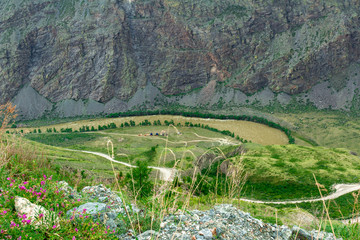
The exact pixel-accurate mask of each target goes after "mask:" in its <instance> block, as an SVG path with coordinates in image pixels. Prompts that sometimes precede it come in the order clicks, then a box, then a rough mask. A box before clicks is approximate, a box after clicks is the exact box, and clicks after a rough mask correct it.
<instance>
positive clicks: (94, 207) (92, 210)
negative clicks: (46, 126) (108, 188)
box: [66, 202, 106, 217]
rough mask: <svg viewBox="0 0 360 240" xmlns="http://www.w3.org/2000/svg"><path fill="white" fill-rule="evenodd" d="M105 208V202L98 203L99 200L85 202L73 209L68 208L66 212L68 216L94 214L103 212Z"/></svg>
mask: <svg viewBox="0 0 360 240" xmlns="http://www.w3.org/2000/svg"><path fill="white" fill-rule="evenodd" d="M105 209H106V204H105V203H99V202H88V203H85V204H83V205H81V206H79V207H77V208H75V209H73V210H69V211H68V212H67V213H66V214H67V215H68V216H75V217H77V216H79V215H88V214H91V215H95V214H98V213H100V212H104V211H105Z"/></svg>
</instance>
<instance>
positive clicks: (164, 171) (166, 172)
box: [64, 148, 176, 182]
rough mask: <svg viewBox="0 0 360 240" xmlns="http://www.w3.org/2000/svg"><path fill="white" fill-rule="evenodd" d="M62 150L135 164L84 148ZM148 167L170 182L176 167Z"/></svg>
mask: <svg viewBox="0 0 360 240" xmlns="http://www.w3.org/2000/svg"><path fill="white" fill-rule="evenodd" d="M64 150H67V151H72V152H83V153H88V154H93V155H97V156H100V157H103V158H106V159H107V160H109V161H111V162H115V163H119V164H122V165H125V166H127V167H131V168H136V166H134V165H131V164H129V163H126V162H120V161H117V160H115V159H113V158H112V157H110V156H108V155H107V154H104V153H99V152H92V151H85V150H74V149H68V148H64ZM148 168H151V169H155V170H159V172H160V179H161V180H163V181H167V182H172V181H173V180H174V177H175V174H176V169H172V168H163V167H153V166H149V167H148Z"/></svg>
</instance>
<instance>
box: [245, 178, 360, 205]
mask: <svg viewBox="0 0 360 240" xmlns="http://www.w3.org/2000/svg"><path fill="white" fill-rule="evenodd" d="M334 188H335V190H336V191H335V192H334V193H332V194H330V195H328V196H325V197H323V198H314V199H303V200H290V201H279V202H275V201H274V202H272V201H259V200H250V199H246V198H240V199H238V200H241V201H244V202H251V203H265V204H296V203H305V202H318V201H323V200H332V199H336V198H338V197H340V196H343V195H345V194H347V193H351V192H354V191H358V190H360V183H352V184H336V185H334Z"/></svg>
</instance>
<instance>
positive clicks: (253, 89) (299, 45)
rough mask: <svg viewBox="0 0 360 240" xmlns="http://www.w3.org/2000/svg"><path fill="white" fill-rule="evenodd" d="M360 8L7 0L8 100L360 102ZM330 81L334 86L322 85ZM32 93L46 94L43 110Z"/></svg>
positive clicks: (3, 54) (4, 89) (4, 70)
mask: <svg viewBox="0 0 360 240" xmlns="http://www.w3.org/2000/svg"><path fill="white" fill-rule="evenodd" d="M359 8H360V5H359V1H357V0H341V1H320V0H318V1H289V0H286V1H275V2H274V1H270V2H269V1H263V0H260V1H256V2H254V1H249V0H245V1H241V2H237V1H233V0H221V1H220V0H216V1H210V0H200V1H196V2H191V1H186V0H160V1H154V0H150V1H149V0H139V1H130V0H105V1H88V0H84V1H59V0H34V1H27V2H26V3H23V4H18V3H17V2H16V1H13V0H10V1H6V2H5V3H3V4H1V6H0V13H1V14H0V16H1V17H0V102H5V101H8V100H13V101H15V102H16V103H18V105H21V106H22V111H23V112H24V113H22V115H24V116H25V118H34V117H38V116H41V115H43V114H46V113H47V112H49V111H53V112H54V113H55V114H56V115H57V116H60V117H67V116H74V115H82V114H87V115H92V114H99V113H104V112H105V113H106V112H115V111H125V110H128V109H131V108H132V107H134V106H142V105H143V104H145V105H148V104H156V103H163V102H164V101H165V102H166V103H174V102H176V103H180V104H183V105H190V106H191V105H203V104H204V103H206V104H207V103H209V104H210V105H214V104H218V103H219V102H220V104H226V103H228V102H232V104H234V105H236V104H247V103H249V102H251V101H253V102H255V103H257V102H259V103H260V104H265V105H267V104H270V102H271V101H273V100H278V101H279V102H284V103H288V101H289V98H288V96H290V95H293V94H299V93H303V92H306V91H309V90H310V91H312V92H310V93H309V94H308V95H307V96H305V95H300V98H301V100H307V99H309V101H313V102H314V104H315V105H316V106H317V107H319V108H327V107H332V108H335V109H336V108H338V109H344V108H345V109H350V108H351V106H347V105H351V101H352V100H353V98H354V94H355V95H356V91H355V90H356V89H358V88H359V86H357V85H356V86H355V89H354V86H352V85H351V84H347V83H350V82H352V80H351V79H350V78H354V76H353V75H349V74H348V69H349V68H350V67H351V66H353V65H354V64H355V68H356V69H357V70H359V67H358V65H357V64H358V63H359V59H360V48H358V47H357V46H358V45H359V44H360V31H359V29H360V16H359ZM355 78H356V79H358V77H355ZM325 80H329V86H330V88H326V89H323V88H321V89H315V90H311V89H312V88H313V87H314V86H315V85H317V84H319V83H321V82H323V81H325ZM356 81H357V80H356ZM24 87H25V88H26V90H22V89H23V88H24ZM29 87H31V89H33V90H35V92H36V93H38V94H39V96H41V97H39V96H36V97H34V93H33V92H32V90H31V89H30V90H29ZM199 88H203V90H201V91H199V92H198V93H196V94H195V95H189V96H188V98H186V97H179V96H177V97H172V98H168V96H170V95H171V96H173V95H179V94H184V93H188V92H190V91H192V90H197V89H199ZM219 88H220V89H219ZM149 89H150V92H149V91H147V90H149ZM234 89H236V90H234ZM263 89H265V90H266V91H260V90H263ZM327 89H328V90H327ZM342 89H345V90H344V91H343V92H339V91H342ZM348 90H349V91H350V95H349V94H344V93H347V91H348ZM21 91H23V92H21ZM319 91H325V93H324V94H326V98H324V99H320V98H321V95H319V94H316V93H319ZM332 91H334V93H333V94H332ZM313 92H315V94H313ZM253 93H256V94H260V93H261V94H262V95H261V96H257V100H258V101H256V99H255V98H256V97H253V98H248V97H247V96H246V95H245V94H253ZM274 93H275V95H274ZM24 94H25V95H24ZM278 94H286V95H278ZM145 95H147V97H144V96H145ZM214 95H215V98H213V97H212V96H214ZM357 95H358V94H357ZM22 96H29V98H33V97H34V99H37V100H38V101H37V100H36V102H35V104H34V107H33V109H31V108H30V107H29V106H28V105H29V104H30V103H24V101H23V98H21V97H22ZM351 96H352V97H353V98H351ZM67 101H71V102H67ZM88 101H92V102H90V103H89V102H88ZM349 102H350V103H349ZM114 103H119V104H116V105H114ZM74 113H76V114H74Z"/></svg>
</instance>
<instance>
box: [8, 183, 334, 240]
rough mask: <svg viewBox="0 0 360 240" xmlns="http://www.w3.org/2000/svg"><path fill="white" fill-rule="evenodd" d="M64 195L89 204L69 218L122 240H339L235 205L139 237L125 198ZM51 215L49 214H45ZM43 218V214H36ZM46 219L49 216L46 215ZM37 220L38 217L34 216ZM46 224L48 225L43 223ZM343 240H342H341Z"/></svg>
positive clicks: (173, 219) (170, 221)
mask: <svg viewBox="0 0 360 240" xmlns="http://www.w3.org/2000/svg"><path fill="white" fill-rule="evenodd" d="M58 184H59V187H60V191H62V192H64V193H65V194H66V196H67V197H69V198H76V199H78V198H82V199H83V200H85V201H88V202H86V203H85V204H83V205H81V206H79V207H77V208H75V209H73V210H69V211H68V212H67V218H69V219H74V218H75V219H77V220H79V221H81V219H82V218H81V217H84V216H85V215H86V216H88V217H92V218H93V220H94V221H95V222H99V223H102V224H105V225H106V227H107V229H110V230H111V231H114V232H117V230H122V231H123V232H125V233H124V234H119V235H117V237H118V238H119V239H127V240H130V239H140V240H145V239H153V238H156V239H192V240H194V239H198V240H200V239H201V240H205V239H244V240H245V239H249V240H250V239H251V240H253V239H259V240H260V239H261V240H272V239H278V240H280V239H281V240H290V239H291V240H294V239H299V240H300V239H301V240H312V239H324V240H333V239H335V238H334V236H333V235H332V234H331V233H326V232H319V231H316V230H313V231H311V232H308V231H305V230H303V229H301V228H299V227H296V226H294V227H293V228H292V229H290V228H289V227H287V226H278V225H273V224H266V223H263V222H262V221H261V220H258V219H255V218H253V217H251V216H250V214H248V213H245V212H242V211H240V210H238V209H236V208H235V207H233V206H232V205H227V204H223V205H218V206H215V207H214V208H213V209H210V210H208V211H198V210H192V211H181V210H179V211H177V212H176V213H175V214H171V215H167V216H165V218H164V219H163V221H162V222H161V224H160V230H159V231H153V230H149V231H146V232H144V233H142V234H139V235H136V234H135V233H134V232H133V231H132V230H126V227H125V225H124V219H126V218H127V214H126V212H125V209H124V208H125V205H124V204H123V202H122V200H121V198H120V197H119V196H118V195H117V194H116V193H114V192H112V191H111V190H110V189H108V188H106V187H105V186H103V185H98V186H87V187H84V188H83V189H82V191H81V193H79V192H77V191H76V190H74V189H73V188H71V187H70V186H69V185H68V184H67V183H66V182H64V181H62V182H59V183H58ZM15 205H16V210H17V211H18V212H19V213H21V214H27V215H29V216H30V214H29V213H31V212H34V209H39V208H42V207H39V206H38V205H35V204H31V203H30V202H29V201H28V200H27V199H25V198H20V197H16V200H15ZM126 209H127V212H128V213H129V214H131V215H136V214H139V216H140V218H141V216H142V215H143V214H144V210H141V209H138V208H137V207H136V206H135V205H132V206H126ZM42 211H44V212H43V213H46V212H47V214H49V213H48V211H47V210H42ZM36 212H37V214H39V213H40V212H39V211H36ZM45 215H46V214H45ZM32 217H33V218H34V219H36V216H32ZM42 224H46V222H43V223H42ZM338 239H341V238H338Z"/></svg>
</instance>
